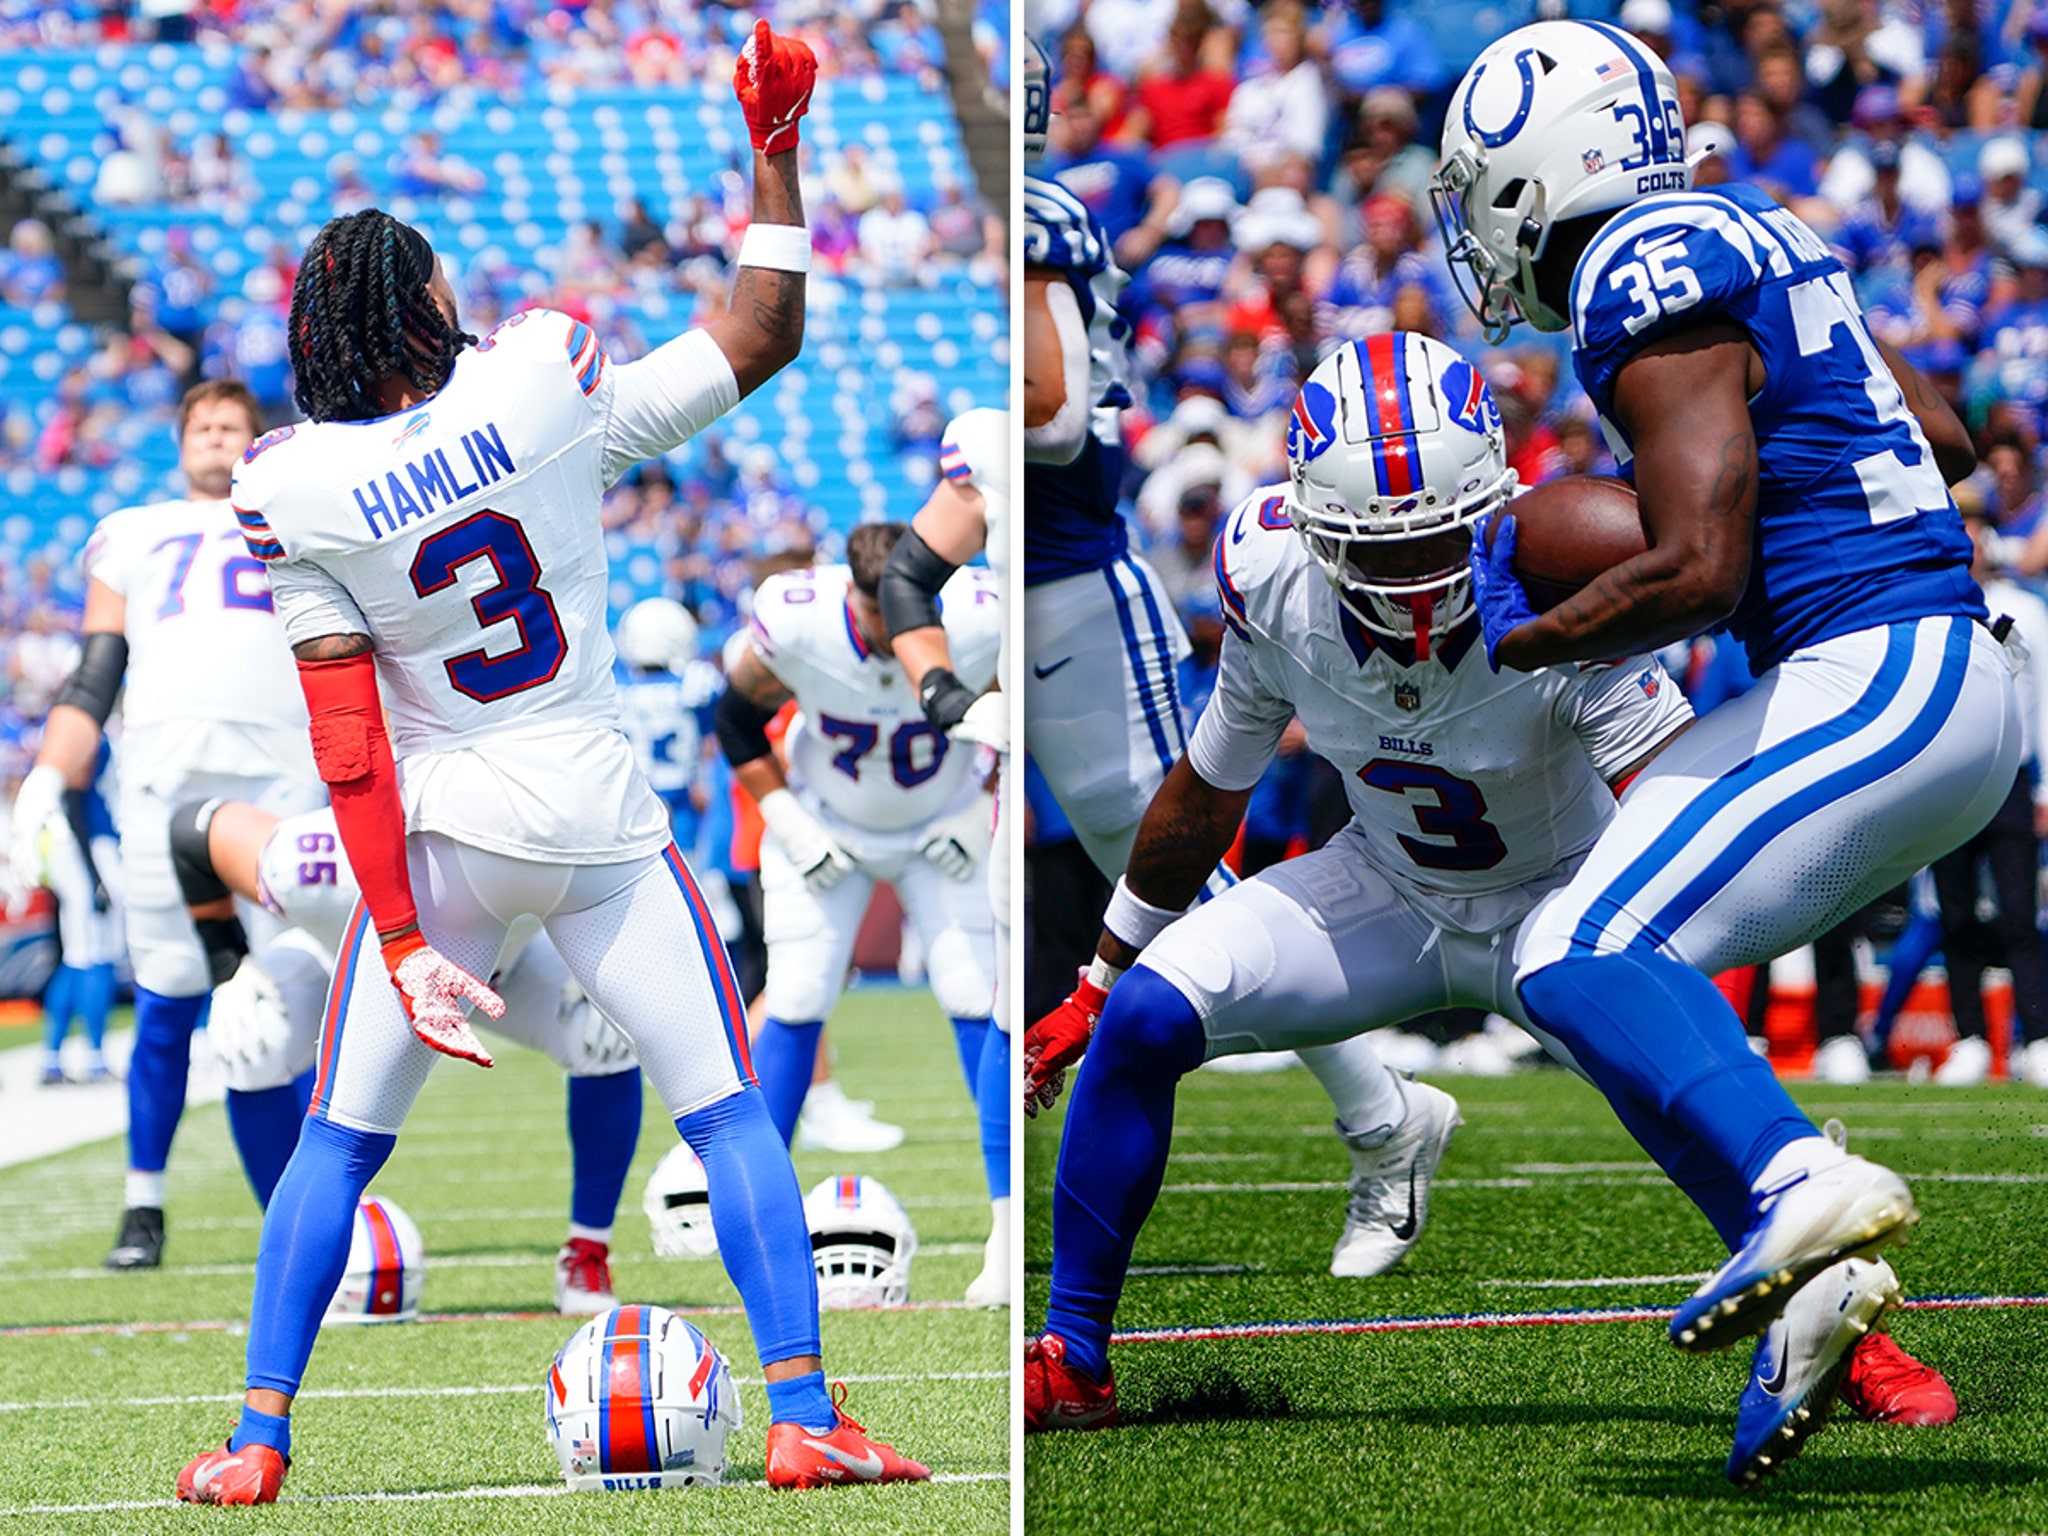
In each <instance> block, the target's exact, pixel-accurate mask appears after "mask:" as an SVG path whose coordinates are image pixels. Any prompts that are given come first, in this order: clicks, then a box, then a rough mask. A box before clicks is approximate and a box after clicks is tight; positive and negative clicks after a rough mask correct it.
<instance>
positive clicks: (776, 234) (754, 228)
mask: <svg viewBox="0 0 2048 1536" xmlns="http://www.w3.org/2000/svg"><path fill="white" fill-rule="evenodd" d="M740 265H741V266H743V267H766V268H768V269H769V270H770V271H774V272H808V271H810V270H811V232H810V231H809V230H808V229H806V228H804V226H803V225H801V224H749V225H748V226H747V232H746V233H745V234H744V235H742V236H740Z"/></svg>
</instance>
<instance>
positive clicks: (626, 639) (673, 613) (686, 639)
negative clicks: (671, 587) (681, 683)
mask: <svg viewBox="0 0 2048 1536" xmlns="http://www.w3.org/2000/svg"><path fill="white" fill-rule="evenodd" d="M612 643H613V645H615V646H616V647H617V648H618V652H619V655H620V656H621V657H623V658H624V659H625V662H626V664H627V665H628V666H631V667H649V668H660V669H662V670H664V671H668V672H681V671H682V670H683V668H684V667H685V666H687V665H688V664H689V663H691V662H693V661H695V660H696V659H697V621H696V620H695V619H694V618H692V617H691V616H690V610H689V609H687V608H685V607H684V606H683V605H682V604H681V603H679V602H677V601H676V600H675V599H674V598H672V597H650V598H646V599H644V600H643V601H641V602H637V603H635V604H634V605H633V606H632V607H630V608H628V609H627V610H626V611H625V612H624V613H622V614H621V615H619V628H618V632H617V633H616V634H614V635H613V637H612Z"/></svg>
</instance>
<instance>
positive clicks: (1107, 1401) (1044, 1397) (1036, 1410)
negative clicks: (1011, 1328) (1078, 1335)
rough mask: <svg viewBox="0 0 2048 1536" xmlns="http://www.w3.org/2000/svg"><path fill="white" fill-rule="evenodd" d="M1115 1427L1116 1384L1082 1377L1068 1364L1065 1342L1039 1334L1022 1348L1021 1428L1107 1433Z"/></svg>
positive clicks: (1105, 1378)
mask: <svg viewBox="0 0 2048 1536" xmlns="http://www.w3.org/2000/svg"><path fill="white" fill-rule="evenodd" d="M1114 1423H1116V1381H1115V1379H1114V1378H1112V1377H1111V1376H1110V1375H1109V1373H1108V1372H1107V1371H1105V1372H1104V1373H1103V1377H1102V1380H1100V1381H1096V1380H1094V1379H1092V1378H1091V1377H1088V1376H1084V1375H1083V1374H1082V1373H1081V1372H1080V1371H1078V1370H1076V1369H1074V1367H1073V1366H1071V1365H1069V1364H1067V1341H1066V1340H1065V1339H1063V1338H1061V1337H1060V1336H1059V1335H1058V1334H1056V1333H1046V1334H1040V1335H1039V1336H1038V1337H1037V1338H1035V1339H1032V1340H1031V1341H1029V1342H1028V1343H1027V1344H1025V1346H1024V1427H1025V1429H1027V1430H1030V1431H1033V1432H1037V1431H1040V1430H1047V1429H1107V1428H1109V1427H1110V1426H1111V1425H1112V1424H1114Z"/></svg>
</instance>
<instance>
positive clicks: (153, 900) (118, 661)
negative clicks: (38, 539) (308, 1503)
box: [13, 379, 320, 1269]
mask: <svg viewBox="0 0 2048 1536" xmlns="http://www.w3.org/2000/svg"><path fill="white" fill-rule="evenodd" d="M261 430H262V422H261V420H260V418H259V416H258V412H257V407H256V401H255V399H254V397H253V396H251V395H250V393H249V391H248V390H247V389H245V388H244V387H243V386H242V385H240V384H238V383H235V382H234V381H232V380H224V379H223V380H214V381H210V382H208V383H205V384H201V385H198V386H197V387H195V388H194V389H192V390H191V391H190V392H189V393H187V394H186V396H185V398H184V400H183V401H182V402H181V403H180V405H179V407H178V420H177V436H178V464H179V468H180V469H181V470H182V471H183V473H184V477H185V493H186V498H187V499H186V500H183V501H172V502H161V503H158V504H156V505H153V506H146V507H128V508H125V509H123V510H121V511H118V512H113V513H109V514H108V515H107V516H106V517H105V518H103V519H101V521H100V523H99V525H98V526H97V527H96V528H95V529H94V530H93V533H92V537H91V538H90V539H89V540H87V542H86V546H85V554H84V557H83V560H82V562H81V563H82V564H83V566H84V570H85V577H86V584H85V620H84V626H83V629H84V633H83V636H82V638H83V640H84V653H83V655H82V657H81V659H80V661H79V664H78V670H77V672H76V673H75V674H74V675H73V676H72V678H71V679H70V681H69V682H67V683H66V684H65V685H64V687H63V689H62V691H60V692H59V693H58V695H57V698H56V700H55V702H54V703H53V704H52V705H51V707H50V713H49V717H48V719H46V720H45V721H44V723H43V741H42V746H41V748H40V750H39V751H38V753H37V755H36V765H35V767H34V769H33V770H31V772H30V773H29V775H28V777H27V778H26V779H25V780H23V782H22V786H21V790H20V793H19V795H18V796H17V798H16V800H15V804H14V819H13V837H14V849H13V862H14V865H15V868H16V870H17V872H19V873H21V874H22V875H23V876H24V877H25V878H40V866H41V863H42V856H41V851H40V848H39V846H38V843H39V840H40V837H41V834H42V832H43V830H44V828H45V827H51V828H55V829H58V830H60V831H61V829H62V827H63V825H64V799H65V796H66V793H67V791H71V790H80V789H83V788H85V787H86V786H87V785H88V784H89V783H91V781H92V777H93V771H94V766H95V764H96V762H97V759H98V754H99V751H100V745H101V738H102V734H103V728H104V726H105V724H106V722H107V719H108V717H109V716H110V715H111V714H112V713H113V711H114V706H115V700H116V698H117V696H120V695H122V692H123V689H124V686H125V689H126V693H125V699H124V701H123V702H122V704H121V712H122V732H123V733H122V738H121V755H120V762H119V764H118V768H117V777H118V781H119V784H120V789H119V793H118V806H117V812H116V817H115V820H116V822H117V824H118V826H119V828H120V841H121V863H122V877H123V881H124V883H125V887H126V889H125V892H124V896H125V901H126V928H127V940H128V954H129V957H130V959H131V961H132V963H133V965H134V967H135V1049H134V1053H133V1055H132V1056H131V1057H130V1058H129V1063H128V1085H127V1087H128V1176H127V1191H126V1194H127V1198H126V1200H125V1201H124V1202H123V1203H124V1206H125V1209H124V1210H123V1212H122V1216H121V1231H120V1236H119V1237H118V1238H117V1239H116V1241H115V1244H114V1247H113V1250H112V1251H111V1252H109V1253H108V1255H107V1259H106V1262H107V1267H108V1268H110V1269H146V1268H154V1267H155V1266H156V1265H158V1264H159V1263H161V1262H162V1259H163V1248H164V1209H163V1207H164V1169H165V1166H166V1164H167V1163H168V1162H169V1159H170V1153H171V1143H172V1139H173V1137H174V1136H175V1135H176V1134H177V1129H178V1121H179V1119H180V1117H181V1116H182V1115H183V1113H184V1109H185V1082H186V1076H187V1073H188V1069H189V1067H190V1063H191V1053H192V1032H193V1031H194V1030H195V1029H197V1028H199V1027H201V1024H202V1022H203V1020H204V1019H205V1016H206V1005H207V998H208V995H209V994H210V992H211V990H212V988H213V987H214V985H215V984H217V983H219V982H222V981H225V980H226V979H227V978H228V977H229V976H230V975H231V974H233V972H234V969H235V965H236V963H237V962H238V961H239V960H240V958H241V956H242V955H243V954H244V953H246V952H247V951H248V949H249V948H250V946H251V944H252V942H253V943H254V944H255V946H256V947H257V948H259V949H260V948H261V947H262V946H263V945H264V944H265V943H266V942H267V941H268V939H269V938H270V937H271V936H272V935H273V934H274V932H275V930H276V927H277V924H276V922H275V920H274V919H272V918H270V917H269V916H268V915H267V914H265V913H263V912H261V911H259V910H257V909H254V908H249V907H244V908H242V909H241V911H240V913H238V912H237V910H236V908H235V906H234V904H233V903H232V902H230V903H227V904H225V905H223V906H222V907H221V908H220V909H219V910H218V911H216V912H214V913H212V914H211V916H210V918H209V920H208V921H206V922H203V923H201V924H200V925H198V927H197V928H195V927H194V924H193V922H192V920H191V919H190V918H189V917H188V916H187V915H186V912H185V904H184V901H183V900H182V899H181V897H180V895H179V891H178V885H177V881H176V879H175V878H174V877H173V862H174V859H175V852H176V850H175V847H174V843H175V839H174V837H173V833H172V826H171V809H172V807H173V806H174V805H176V804H177V803H178V802H179V801H180V800H183V799H185V798H187V797H188V796H193V795H199V796H214V795H219V796H222V797H225V798H229V799H236V800H247V801H251V802H253V803H256V804H259V805H262V806H263V807H264V808H265V809H267V810H271V811H274V812H276V813H278V814H284V815H288V814H290V813H292V812H294V811H300V810H306V809H310V808H311V807H313V806H316V805H318V804H319V803H320V780H319V777H318V775H317V774H316V773H315V771H314V766H313V761H312V757H311V755H310V754H309V753H308V751H307V749H306V709H305V704H304V702H303V701H302V700H301V698H300V697H299V691H298V689H297V688H296V687H295V686H294V683H293V679H292V675H291V658H290V655H289V653H288V652H287V650H286V648H285V640H284V632H283V629H282V628H281V626H280V625H279V623H278V620H277V615H276V614H275V613H274V612H273V611H272V602H271V592H270V583H269V580H268V578H267V575H266V572H265V569H264V565H263V562H262V561H261V560H258V559H256V558H255V557H253V556H252V555H251V554H250V553H249V552H248V550H247V549H245V548H244V547H243V545H242V541H241V537H240V531H239V528H238V526H237V524H236V520H235V514H234V510H233V508H232V507H231V506H230V505H229V501H228V489H229V482H230V477H231V475H232V473H233V470H234V467H235V465H236V463H237V462H238V461H239V460H240V459H241V457H242V455H243V453H244V451H245V450H246V449H247V448H248V447H249V445H250V443H251V442H252V441H253V440H254V439H255V437H256V434H257V433H258V432H259V431H261ZM244 919H246V923H245V921H244ZM311 1087H312V1075H311V1072H310V1070H306V1069H302V1070H301V1071H300V1073H299V1074H297V1075H296V1076H294V1075H293V1074H290V1073H287V1074H285V1075H283V1076H281V1077H276V1078H274V1079H272V1080H269V1081H267V1082H265V1083H263V1084H260V1085H258V1084H245V1085H242V1086H236V1087H230V1088H229V1089H228V1093H227V1115H228V1127H229V1129H230V1131H232V1133H233V1135H234V1141H235V1149H236V1151H237V1152H238V1153H239V1154H240V1155H241V1159H242V1167H243V1169H244V1170H245V1172H246V1173H247V1174H248V1178H249V1184H250V1186H251V1188H253V1189H254V1190H255V1192H256V1198H257V1199H258V1200H259V1201H262V1200H265V1199H268V1198H269V1195H270V1192H271V1189H272V1187H273V1186H274V1185H275V1184H276V1183H277V1180H278V1176H279V1175H280V1174H281V1173H282V1172H283V1171H284V1166H285V1161H286V1159H287V1158H289V1157H290V1156H291V1150H292V1147H293V1145H294V1144H295V1143H296V1141H297V1140H298V1134H299V1125H300V1123H301V1121H303V1120H304V1118H305V1110H306V1096H307V1094H308V1093H309V1092H310V1091H311Z"/></svg>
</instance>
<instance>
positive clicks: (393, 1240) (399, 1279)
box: [356, 1200, 405, 1317]
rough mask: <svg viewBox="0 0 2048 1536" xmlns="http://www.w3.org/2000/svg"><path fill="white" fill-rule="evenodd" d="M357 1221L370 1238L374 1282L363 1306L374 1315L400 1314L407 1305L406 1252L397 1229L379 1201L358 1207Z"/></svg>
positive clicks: (371, 1268) (366, 1202)
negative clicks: (400, 1242)
mask: <svg viewBox="0 0 2048 1536" xmlns="http://www.w3.org/2000/svg"><path fill="white" fill-rule="evenodd" d="M356 1220H357V1221H360V1222H361V1223H362V1224H363V1231H364V1233H365V1234H366V1235H367V1236H368V1238H369V1240H370V1284H369V1293H368V1294H367V1295H366V1296H365V1297H364V1298H363V1308H364V1310H365V1311H366V1312H368V1313H369V1314H370V1316H372V1317H396V1316H397V1315H398V1313H399V1312H400V1311H402V1310H403V1309H404V1306H405V1251H404V1249H403V1248H401V1247H400V1245H399V1241H398V1232H397V1229H396V1228H394V1227H393V1226H392V1225H391V1218H390V1216H389V1215H387V1214H386V1213H385V1210H384V1207H383V1206H382V1205H380V1204H379V1203H378V1202H377V1201H375V1200H365V1201H363V1203H362V1204H361V1205H359V1206H357V1207H356Z"/></svg>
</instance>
